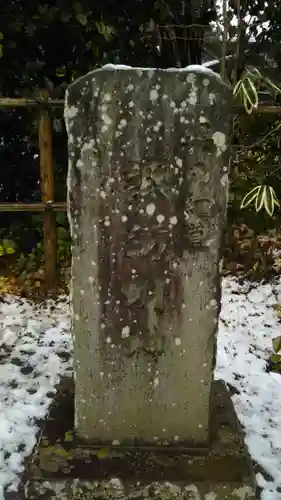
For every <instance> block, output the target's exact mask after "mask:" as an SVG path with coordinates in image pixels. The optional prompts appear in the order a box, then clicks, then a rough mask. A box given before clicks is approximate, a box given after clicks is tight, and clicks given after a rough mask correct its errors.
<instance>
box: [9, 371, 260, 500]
mask: <svg viewBox="0 0 281 500" xmlns="http://www.w3.org/2000/svg"><path fill="white" fill-rule="evenodd" d="M212 394H213V396H212V401H211V436H212V439H211V443H210V447H209V454H208V455H203V454H201V455H198V454H197V455H196V450H194V449H192V450H187V449H185V450H182V451H180V450H177V451H175V450H171V449H170V448H167V447H166V448H164V449H159V447H156V448H155V447H154V449H150V450H148V449H145V450H143V449H130V450H128V449H123V448H122V447H118V448H117V447H115V448H114V447H111V448H97V447H95V446H92V445H90V444H87V445H85V443H83V442H82V443H81V442H80V441H79V439H77V438H76V437H75V435H74V434H73V428H74V411H73V403H74V384H73V380H71V379H64V380H63V381H61V383H60V385H59V387H58V390H57V393H56V396H55V399H54V402H53V405H52V408H51V411H50V415H49V418H48V421H47V422H46V424H45V426H44V428H43V429H42V433H40V435H41V438H40V441H39V443H38V446H37V447H36V449H35V451H34V453H33V456H32V457H30V459H29V460H28V464H27V467H26V472H25V475H24V478H23V481H22V485H24V484H25V488H23V489H24V490H25V497H22V496H20V497H19V496H17V497H16V499H17V500H19V499H20V498H27V499H29V500H35V499H36V500H43V499H44V500H47V499H52V498H57V499H61V500H74V499H77V500H78V498H83V499H97V498H99V499H101V500H103V499H104V500H106V499H107V498H124V500H125V499H126V500H129V499H133V498H134V500H137V499H141V498H143V499H145V498H151V499H152V498H155V499H159V500H160V499H161V500H165V499H166V498H167V500H168V499H170V498H179V499H189V498H195V499H196V500H201V499H202V500H215V499H216V500H224V499H229V500H234V499H235V500H236V499H238V500H241V499H243V498H245V499H246V498H247V499H248V500H249V499H251V500H254V499H255V495H254V490H256V484H255V478H254V466H253V464H252V463H251V461H250V459H249V456H248V453H247V449H246V447H245V445H244V443H243V432H242V431H241V427H240V425H239V423H238V421H237V417H236V415H235V412H234V409H233V405H232V402H231V399H230V395H229V393H228V391H227V389H226V387H225V384H224V383H223V382H219V381H216V382H213V391H212ZM256 472H257V471H256ZM258 498H259V497H258ZM7 499H10V497H7ZM13 499H14V497H11V500H13Z"/></svg>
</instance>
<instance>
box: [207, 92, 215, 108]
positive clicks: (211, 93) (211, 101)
mask: <svg viewBox="0 0 281 500" xmlns="http://www.w3.org/2000/svg"><path fill="white" fill-rule="evenodd" d="M215 100H216V96H215V94H214V93H213V92H210V94H209V103H210V104H211V105H213V104H214V102H215Z"/></svg>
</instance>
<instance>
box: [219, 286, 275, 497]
mask: <svg viewBox="0 0 281 500" xmlns="http://www.w3.org/2000/svg"><path fill="white" fill-rule="evenodd" d="M280 299H281V280H279V282H276V283H275V284H272V285H270V284H259V285H258V284H257V285H256V286H254V287H252V285H250V284H249V283H244V284H239V282H238V281H237V280H235V279H232V280H229V279H228V280H224V287H223V294H222V310H221V315H220V324H219V338H218V354H217V367H216V378H222V379H224V380H225V381H226V382H227V383H228V384H230V385H231V386H233V387H234V388H235V389H236V390H237V391H238V392H239V394H236V395H234V396H233V398H232V399H233V402H234V406H235V410H236V412H237V415H238V417H239V420H240V422H241V423H242V425H243V426H244V428H245V432H246V438H245V441H246V444H247V446H248V448H249V452H250V454H251V456H252V458H253V459H254V460H255V461H256V462H257V463H258V464H259V465H260V466H261V467H262V469H263V470H264V471H265V473H266V475H268V477H270V478H271V480H265V478H264V477H262V476H261V475H259V477H258V481H259V484H260V486H262V487H263V493H262V497H261V498H262V500H280V498H281V375H279V374H275V373H266V372H265V369H266V359H267V358H268V356H269V354H270V353H271V351H272V343H271V341H272V339H273V338H274V337H277V336H278V335H280V329H281V325H280V322H279V321H278V318H277V316H276V313H275V311H274V308H273V306H274V304H276V303H277V302H278V301H280Z"/></svg>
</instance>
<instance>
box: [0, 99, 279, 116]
mask: <svg viewBox="0 0 281 500" xmlns="http://www.w3.org/2000/svg"><path fill="white" fill-rule="evenodd" d="M64 103H65V101H64V99H52V98H48V99H44V98H41V97H38V98H36V99H28V98H25V97H19V98H16V97H0V108H18V107H21V108H29V107H31V108H33V107H36V106H50V107H63V106H64ZM235 109H236V110H237V111H239V112H241V113H243V111H245V110H244V108H243V106H235ZM253 112H254V113H257V114H271V115H274V114H275V115H278V114H281V105H280V106H276V105H269V104H263V103H261V104H260V105H259V106H258V108H257V109H256V110H254V111H253Z"/></svg>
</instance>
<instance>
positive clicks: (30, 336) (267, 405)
mask: <svg viewBox="0 0 281 500" xmlns="http://www.w3.org/2000/svg"><path fill="white" fill-rule="evenodd" d="M277 302H281V279H280V280H279V281H278V282H276V283H274V284H272V285H269V284H260V285H258V284H256V285H253V284H249V283H244V284H243V285H241V284H239V283H238V282H237V281H236V280H234V279H225V280H224V282H223V296H222V311H221V319H220V327H219V342H218V359H217V369H216V377H218V378H223V379H224V380H225V381H226V382H228V383H229V384H231V385H232V386H234V387H235V388H236V389H237V390H238V392H239V395H235V396H234V397H233V400H234V404H235V408H236V411H237V413H238V416H239V418H240V420H241V422H242V424H243V426H244V427H245V430H246V440H247V444H248V447H249V450H250V453H251V454H252V457H253V458H254V459H255V460H256V461H257V462H259V463H260V465H261V466H262V468H263V470H265V471H266V473H267V474H266V475H267V478H264V477H262V476H261V475H259V477H258V481H259V483H260V485H261V486H262V487H263V488H264V490H263V497H262V498H263V500H281V376H280V375H276V374H273V373H266V372H265V366H266V361H265V359H266V358H267V357H268V354H269V353H270V351H271V339H272V338H274V337H276V336H278V335H280V330H281V323H280V322H279V320H278V318H277V316H276V313H275V311H274V308H273V306H274V304H276V303H277ZM0 343H1V345H0V362H1V363H0V500H2V499H4V488H6V487H7V486H9V488H12V489H14V490H16V488H17V486H18V475H19V474H20V472H21V471H22V467H23V460H24V458H25V457H26V456H28V455H29V454H30V452H31V451H32V448H33V446H34V444H35V440H36V431H37V422H38V419H39V420H40V419H41V418H43V417H44V416H45V415H46V412H47V410H48V407H49V404H50V401H51V392H52V390H53V388H54V386H55V384H57V382H58V381H59V379H60V377H61V376H62V374H63V373H65V372H66V371H69V370H71V361H70V360H69V359H68V354H69V353H71V348H72V346H71V336H70V314H69V303H68V300H67V298H66V297H62V298H61V299H60V300H58V301H57V302H56V303H54V302H52V301H48V302H47V303H46V304H45V305H41V306H38V305H34V304H31V303H29V302H28V301H26V300H22V299H18V298H16V297H11V296H7V297H6V298H5V302H0ZM269 478H271V479H269Z"/></svg>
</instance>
